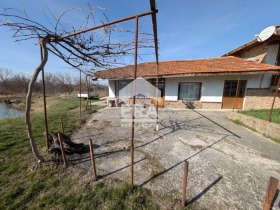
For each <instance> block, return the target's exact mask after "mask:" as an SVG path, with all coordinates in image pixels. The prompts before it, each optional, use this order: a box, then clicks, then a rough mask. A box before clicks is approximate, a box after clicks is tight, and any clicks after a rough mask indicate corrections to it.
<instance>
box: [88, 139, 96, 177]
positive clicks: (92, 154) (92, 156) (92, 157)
mask: <svg viewBox="0 0 280 210" xmlns="http://www.w3.org/2000/svg"><path fill="white" fill-rule="evenodd" d="M88 144H89V149H90V158H91V166H92V170H93V175H94V180H97V174H96V167H95V160H94V152H93V148H92V140H91V139H89V141H88Z"/></svg>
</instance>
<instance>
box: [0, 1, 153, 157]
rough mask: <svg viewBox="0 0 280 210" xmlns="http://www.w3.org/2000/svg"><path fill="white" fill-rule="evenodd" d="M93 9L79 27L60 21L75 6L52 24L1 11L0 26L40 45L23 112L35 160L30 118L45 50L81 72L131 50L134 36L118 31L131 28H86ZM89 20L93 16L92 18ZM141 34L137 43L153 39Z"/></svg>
mask: <svg viewBox="0 0 280 210" xmlns="http://www.w3.org/2000/svg"><path fill="white" fill-rule="evenodd" d="M95 9H96V7H92V6H90V5H89V8H88V10H87V11H88V15H87V16H86V19H85V21H84V22H82V23H83V24H82V23H81V26H80V27H79V28H75V27H74V26H73V27H70V28H69V27H65V25H64V26H63V25H62V22H61V19H62V17H63V16H64V15H65V14H67V13H69V12H70V11H73V10H75V9H69V10H67V11H65V12H63V14H62V15H61V16H60V17H58V18H55V17H54V16H53V17H54V18H55V23H52V24H51V25H52V26H53V27H52V28H48V27H46V26H45V25H43V24H41V23H39V22H36V21H34V20H31V19H29V18H28V17H27V15H26V13H25V12H19V11H18V10H15V9H4V11H3V12H2V13H1V14H0V23H1V24H0V26H7V27H9V28H10V29H11V30H12V31H13V32H14V35H13V37H14V38H15V39H16V41H23V40H30V39H36V40H39V45H40V47H41V51H42V61H41V63H40V65H39V66H38V67H37V68H36V70H35V72H34V74H33V76H32V78H31V80H30V83H29V86H28V92H27V96H26V113H25V117H26V125H27V130H28V136H29V139H30V144H31V147H32V151H33V153H34V155H35V157H36V159H37V160H38V162H42V161H43V160H44V159H43V157H42V156H41V155H40V154H39V151H38V149H37V146H36V144H35V139H34V136H33V131H32V124H31V119H30V110H31V97H32V92H33V90H34V86H35V82H36V79H37V77H38V74H39V73H40V72H41V71H42V69H43V68H44V66H45V64H46V62H47V60H48V53H49V52H51V53H53V54H54V55H56V56H57V57H59V58H61V59H62V60H63V61H64V62H66V63H67V64H69V65H70V66H71V67H73V68H76V69H78V70H80V71H82V72H85V69H100V68H108V67H110V66H112V65H120V63H119V62H118V58H120V57H122V56H124V55H132V54H134V41H133V37H132V38H131V39H127V38H125V39H124V38H122V37H121V34H123V33H125V34H126V33H131V32H134V31H133V30H129V29H124V28H118V27H117V25H116V24H115V25H106V26H105V24H104V26H101V27H100V28H99V30H93V28H92V29H88V24H89V23H91V24H93V25H96V23H97V22H96V21H95V18H94V12H95ZM49 11H50V10H49ZM104 17H105V18H106V20H105V21H104V20H103V21H100V22H101V23H104V22H106V21H108V19H107V17H106V15H104ZM90 20H93V22H91V21H90ZM70 25H71V24H70ZM140 34H143V35H147V36H148V38H147V37H145V38H143V39H139V45H138V47H139V48H149V47H151V46H149V43H150V42H152V41H153V38H149V36H150V34H147V33H144V32H143V33H141V32H140Z"/></svg>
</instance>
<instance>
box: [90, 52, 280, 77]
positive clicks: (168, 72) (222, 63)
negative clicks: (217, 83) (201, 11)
mask: <svg viewBox="0 0 280 210" xmlns="http://www.w3.org/2000/svg"><path fill="white" fill-rule="evenodd" d="M156 69H157V66H156V63H155V62H148V63H141V64H138V67H137V77H146V78H148V77H150V78H155V77H156V71H157V70H156ZM272 71H273V72H280V66H272V65H269V64H264V63H260V62H257V61H249V60H245V59H243V58H239V57H234V56H227V57H219V58H207V59H197V60H179V61H163V62H160V63H159V76H160V77H172V76H184V75H185V76H187V75H209V74H241V73H242V74H243V73H247V74H248V73H256V72H259V73H264V72H272ZM133 73H134V65H129V66H124V67H120V68H115V69H109V70H103V71H98V72H96V73H95V76H96V77H97V78H101V79H112V80H118V79H132V78H133Z"/></svg>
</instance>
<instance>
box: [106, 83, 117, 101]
mask: <svg viewBox="0 0 280 210" xmlns="http://www.w3.org/2000/svg"><path fill="white" fill-rule="evenodd" d="M108 84H109V85H108V86H109V98H115V97H116V95H115V81H114V80H109V83H108Z"/></svg>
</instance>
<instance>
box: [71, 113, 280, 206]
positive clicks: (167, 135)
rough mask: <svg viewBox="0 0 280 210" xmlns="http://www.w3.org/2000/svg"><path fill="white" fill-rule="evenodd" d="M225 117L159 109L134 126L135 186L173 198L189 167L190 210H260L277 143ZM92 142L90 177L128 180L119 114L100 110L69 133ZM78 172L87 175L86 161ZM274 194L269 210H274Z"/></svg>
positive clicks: (279, 162)
mask: <svg viewBox="0 0 280 210" xmlns="http://www.w3.org/2000/svg"><path fill="white" fill-rule="evenodd" d="M226 114H227V113H226V112H225V111H204V110H199V111H196V110H167V109H161V110H160V112H159V122H160V125H159V132H156V129H155V125H152V126H147V125H137V127H136V128H135V169H134V170H135V177H134V180H135V184H136V185H140V186H143V187H145V188H148V189H150V190H151V191H152V192H157V193H161V194H165V195H169V196H171V197H174V198H178V199H180V195H181V190H182V177H183V166H184V161H185V160H187V161H188V162H189V175H188V186H187V204H188V205H192V206H193V207H194V208H195V209H246V210H250V209H252V210H253V209H254V210H257V209H262V206H263V201H264V197H265V192H266V188H267V184H268V180H269V177H270V176H274V177H276V178H278V179H280V144H277V143H275V142H273V141H271V140H270V139H267V138H265V137H263V136H261V135H259V134H257V133H255V132H253V131H250V130H248V129H246V128H244V127H242V126H239V125H236V124H234V123H232V122H231V121H230V120H228V119H227V118H226ZM72 138H73V140H75V141H78V142H83V143H86V144H87V143H88V139H89V138H91V139H92V140H93V143H94V148H95V151H94V152H95V155H96V168H97V173H98V175H99V176H100V177H102V179H106V177H113V178H119V179H122V180H126V181H128V182H129V180H130V172H129V171H130V165H129V164H130V151H129V147H130V138H131V127H125V126H124V117H123V114H122V113H121V108H104V109H102V110H100V111H98V112H97V113H94V114H93V115H92V117H91V119H90V120H89V121H88V122H87V123H86V124H85V125H84V127H83V128H82V129H81V130H79V132H77V133H75V134H74V135H73V137H72ZM80 162H81V163H80V164H79V166H80V167H82V168H85V169H86V170H89V168H90V161H89V157H84V158H83V159H82V160H81V161H80ZM279 197H280V196H279V195H278V197H277V199H276V201H275V202H274V208H273V209H280V198H279Z"/></svg>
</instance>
